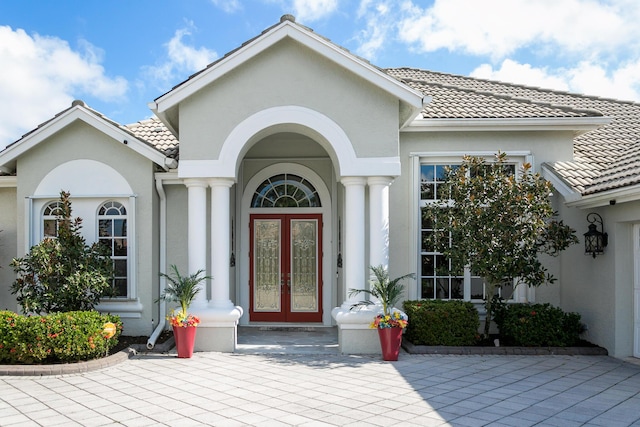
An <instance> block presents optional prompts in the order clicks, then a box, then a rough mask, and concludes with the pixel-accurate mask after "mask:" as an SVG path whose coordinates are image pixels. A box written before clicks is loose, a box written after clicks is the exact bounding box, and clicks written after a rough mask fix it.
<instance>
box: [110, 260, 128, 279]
mask: <svg viewBox="0 0 640 427" xmlns="http://www.w3.org/2000/svg"><path fill="white" fill-rule="evenodd" d="M113 267H114V270H115V276H116V277H127V260H126V259H117V260H115V261H114V262H113Z"/></svg>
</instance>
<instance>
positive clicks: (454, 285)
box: [450, 277, 464, 299]
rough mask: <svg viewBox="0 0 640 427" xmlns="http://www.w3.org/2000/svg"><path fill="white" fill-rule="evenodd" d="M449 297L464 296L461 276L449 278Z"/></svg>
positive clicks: (458, 297)
mask: <svg viewBox="0 0 640 427" xmlns="http://www.w3.org/2000/svg"><path fill="white" fill-rule="evenodd" d="M450 298H451V299H463V298H464V279H463V278H462V277H453V278H451V297H450Z"/></svg>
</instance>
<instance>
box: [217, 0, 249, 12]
mask: <svg viewBox="0 0 640 427" xmlns="http://www.w3.org/2000/svg"><path fill="white" fill-rule="evenodd" d="M211 3H213V4H214V5H215V6H216V7H219V8H220V9H222V10H223V11H225V12H227V13H233V12H236V11H238V10H240V9H242V4H241V3H240V1H239V0H211Z"/></svg>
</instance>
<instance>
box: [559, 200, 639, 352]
mask: <svg viewBox="0 0 640 427" xmlns="http://www.w3.org/2000/svg"><path fill="white" fill-rule="evenodd" d="M590 212H597V213H598V214H600V215H601V216H602V218H603V221H604V229H605V232H607V233H608V235H609V245H608V246H607V247H606V248H605V253H604V254H603V255H599V256H597V257H596V258H595V259H594V258H592V257H591V256H589V255H585V253H584V238H583V236H582V235H583V234H584V233H585V232H586V231H587V226H588V222H587V220H586V216H587V214H588V213H590ZM561 215H562V217H563V218H564V219H565V221H566V222H567V223H568V224H569V225H571V226H572V227H573V228H575V229H576V230H577V233H578V236H579V237H580V244H579V245H576V246H574V247H572V248H571V249H569V250H567V251H565V252H564V253H563V254H562V255H561V262H562V264H561V265H562V273H561V274H562V284H563V286H562V287H561V293H560V299H561V307H562V308H563V309H564V310H567V311H576V312H578V313H580V315H581V316H582V320H583V322H584V323H585V324H586V325H587V327H588V331H587V333H586V334H585V338H586V339H588V340H589V341H591V342H593V343H596V344H598V345H600V346H602V347H605V348H606V349H607V350H608V351H609V353H610V354H612V355H614V356H616V357H629V356H631V355H632V354H633V310H634V307H633V286H634V248H633V225H634V224H637V223H640V202H630V203H617V204H616V205H615V206H606V207H601V208H591V209H590V208H584V209H580V208H569V207H563V208H562V209H561Z"/></svg>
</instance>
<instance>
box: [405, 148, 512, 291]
mask: <svg viewBox="0 0 640 427" xmlns="http://www.w3.org/2000/svg"><path fill="white" fill-rule="evenodd" d="M487 158H488V159H489V158H490V156H489V155H487ZM510 158H511V157H510ZM419 159H420V160H419V163H418V167H419V183H418V186H419V189H418V193H419V215H418V224H419V227H420V235H419V261H418V277H419V280H418V292H417V296H418V298H422V299H442V300H451V299H459V300H465V301H473V302H482V300H483V299H484V298H485V282H484V279H483V278H482V277H480V276H478V275H476V274H474V272H473V271H472V270H471V269H470V268H465V269H464V271H463V272H461V274H458V275H456V274H453V272H452V271H451V263H450V261H449V260H448V259H447V258H446V257H445V256H444V255H443V254H442V253H441V252H438V251H437V250H436V248H435V245H434V243H433V233H434V231H435V228H434V227H436V226H437V225H436V224H433V222H432V221H431V219H430V218H429V217H428V215H425V207H427V206H428V205H430V204H433V203H436V202H447V201H448V200H449V195H448V194H447V193H446V187H445V185H444V184H445V179H446V173H447V169H455V168H457V167H458V166H459V165H460V164H461V162H462V155H460V156H448V157H444V156H436V155H433V156H419ZM516 159H517V160H514V161H513V162H512V163H509V164H507V165H506V167H508V168H509V172H510V173H513V174H516V173H517V171H518V170H519V165H520V164H521V162H522V161H524V156H521V157H520V159H521V160H520V159H518V158H517V157H516ZM449 203H452V202H449ZM449 244H450V245H455V244H456V242H455V241H451V239H449ZM499 292H500V294H501V296H502V297H503V298H505V299H512V298H513V297H514V295H513V294H514V286H513V281H508V282H507V283H505V284H504V285H503V286H502V287H501V288H500V290H499Z"/></svg>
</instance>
